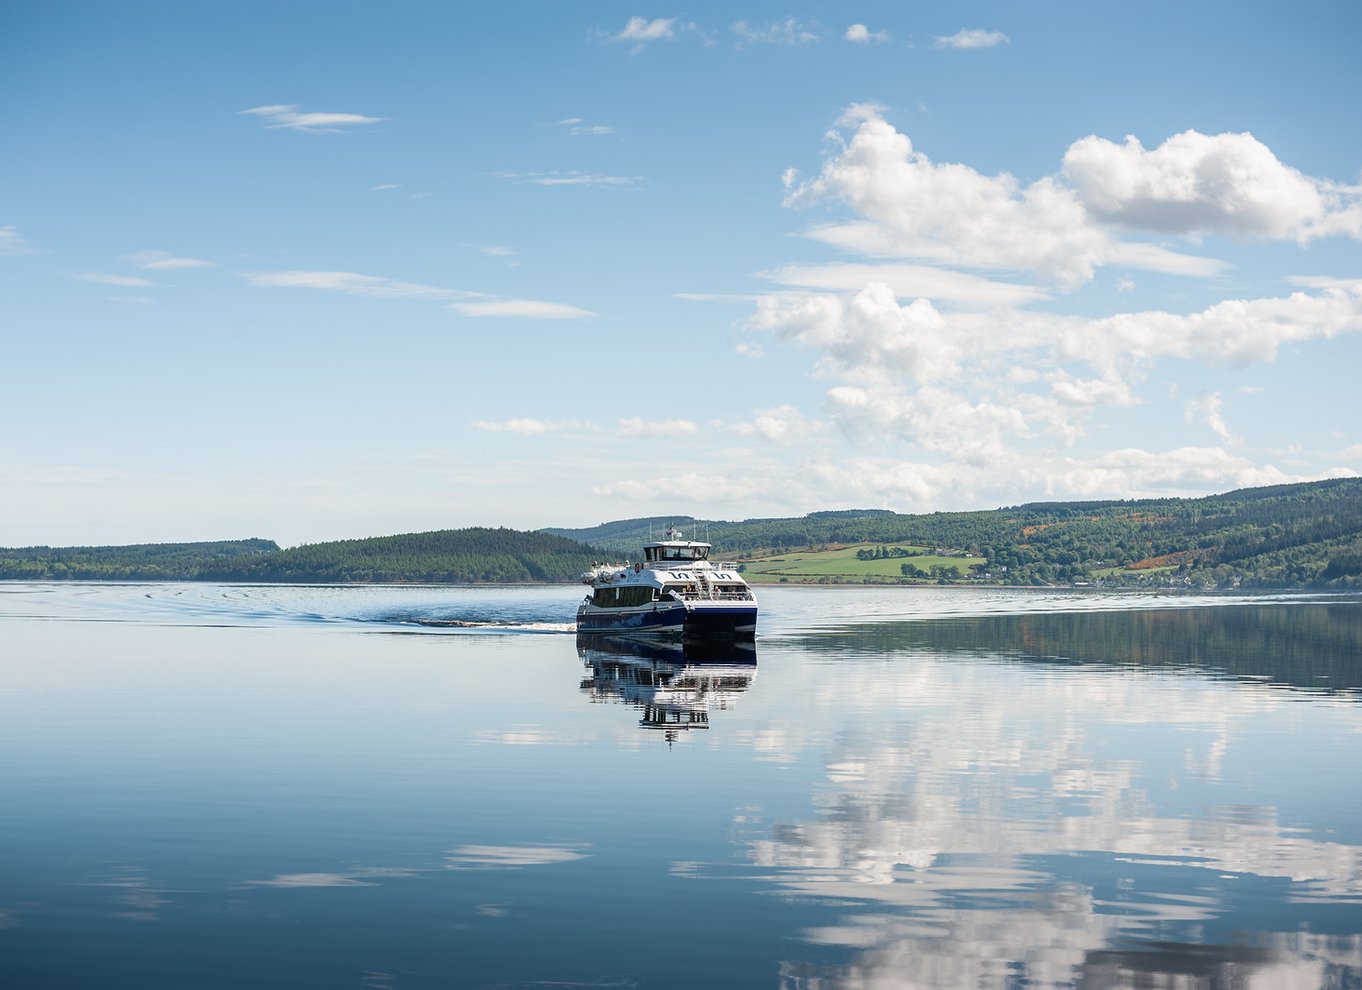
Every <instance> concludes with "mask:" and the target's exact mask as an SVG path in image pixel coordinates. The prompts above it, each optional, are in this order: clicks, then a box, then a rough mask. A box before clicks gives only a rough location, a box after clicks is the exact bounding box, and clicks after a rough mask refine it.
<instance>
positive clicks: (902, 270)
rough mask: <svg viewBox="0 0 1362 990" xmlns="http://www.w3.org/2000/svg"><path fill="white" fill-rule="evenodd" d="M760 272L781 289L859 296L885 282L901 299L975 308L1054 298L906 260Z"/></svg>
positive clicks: (1040, 291)
mask: <svg viewBox="0 0 1362 990" xmlns="http://www.w3.org/2000/svg"><path fill="white" fill-rule="evenodd" d="M758 274H759V275H760V276H761V277H762V278H765V279H769V280H770V281H772V282H779V283H780V284H781V285H789V286H794V287H796V288H802V289H836V290H840V291H844V292H855V291H857V290H859V289H861V288H862V287H863V286H865V285H867V284H868V283H870V282H882V283H884V284H886V285H888V286H889V287H890V288H892V289H893V290H894V292H895V293H897V294H898V295H900V296H909V297H916V298H923V299H933V300H947V301H949V302H953V303H957V304H960V305H967V306H974V307H993V306H1020V305H1023V304H1025V303H1030V302H1037V301H1039V300H1042V299H1048V298H1049V297H1050V294H1049V293H1048V292H1046V291H1045V290H1043V289H1039V288H1037V287H1035V286H1032V285H1018V284H1017V283H1015V282H999V281H995V280H993V279H987V278H983V277H981V276H978V275H971V274H968V273H966V272H955V271H950V270H949V269H945V268H936V267H933V266H930V265H914V264H909V263H906V262H888V263H877V264H857V263H828V264H821V265H782V266H781V267H779V268H774V269H771V270H770V271H764V272H759V273H758Z"/></svg>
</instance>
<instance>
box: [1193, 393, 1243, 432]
mask: <svg viewBox="0 0 1362 990" xmlns="http://www.w3.org/2000/svg"><path fill="white" fill-rule="evenodd" d="M1224 406H1225V400H1224V399H1223V398H1221V396H1220V393H1219V392H1203V393H1202V394H1201V395H1199V396H1197V397H1196V398H1195V399H1192V400H1190V401H1189V402H1186V403H1184V405H1183V410H1182V411H1183V418H1184V419H1186V420H1187V422H1189V423H1195V422H1204V423H1205V424H1206V425H1207V426H1209V427H1210V428H1211V431H1212V432H1213V433H1214V434H1215V435H1216V436H1218V437H1219V438H1220V439H1221V440H1223V441H1224V442H1225V443H1227V444H1231V445H1233V444H1234V443H1236V442H1237V441H1236V440H1235V438H1234V436H1233V435H1232V434H1231V433H1230V428H1229V427H1228V426H1226V425H1225V417H1224V415H1223V412H1222V410H1223V409H1224Z"/></svg>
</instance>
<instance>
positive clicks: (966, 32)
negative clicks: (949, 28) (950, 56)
mask: <svg viewBox="0 0 1362 990" xmlns="http://www.w3.org/2000/svg"><path fill="white" fill-rule="evenodd" d="M1010 40H1011V39H1010V38H1008V36H1007V35H1005V34H1003V33H1002V32H1001V31H985V30H983V29H982V28H961V29H960V30H959V31H957V32H955V34H952V35H949V36H947V37H938V38H937V39H936V41H934V42H933V45H934V46H935V47H937V48H954V49H956V50H961V51H963V50H967V49H971V48H995V47H997V46H998V45H1005V44H1007V43H1008V42H1009V41H1010Z"/></svg>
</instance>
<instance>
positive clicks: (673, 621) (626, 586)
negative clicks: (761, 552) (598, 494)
mask: <svg viewBox="0 0 1362 990" xmlns="http://www.w3.org/2000/svg"><path fill="white" fill-rule="evenodd" d="M709 551H710V544H708V543H697V542H696V541H694V540H686V539H682V536H681V533H679V532H677V531H676V530H675V529H668V530H667V538H666V539H665V540H661V541H659V542H657V543H647V544H644V546H643V560H642V561H641V562H638V563H635V564H630V563H628V562H625V563H624V564H598V565H596V566H595V567H593V568H592V569H591V570H589V571H587V572H586V573H585V574H583V575H582V582H583V583H584V584H587V585H590V586H591V589H592V591H591V594H589V595H587V597H586V599H585V600H584V601H583V602H582V604H581V606H579V607H578V609H577V631H578V632H579V633H591V632H600V633H610V632H613V633H628V634H631V635H646V636H682V637H685V638H688V639H695V638H710V637H732V638H750V637H752V636H754V635H755V634H756V631H757V599H756V597H755V596H754V595H753V594H752V589H751V588H750V587H748V585H747V582H746V581H744V580H743V578H742V575H741V574H739V573H738V565H737V564H733V563H722V562H721V563H719V564H717V565H715V564H714V563H712V562H711V561H710V559H709Z"/></svg>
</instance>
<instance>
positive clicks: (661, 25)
mask: <svg viewBox="0 0 1362 990" xmlns="http://www.w3.org/2000/svg"><path fill="white" fill-rule="evenodd" d="M678 27H680V28H681V29H685V30H693V29H694V25H681V26H678V25H677V23H676V18H675V17H658V18H655V19H654V20H651V21H650V20H648V19H647V18H646V17H631V18H629V20H628V21H627V22H626V23H625V25H624V28H623V30H621V31H620V32H619V33H618V34H611V35H606V40H607V41H610V42H613V43H614V44H621V45H632V46H633V47H631V48H630V49H629V54H630V55H637V54H638V53H639V52H641V51H643V48H644V46H645V45H648V44H650V43H651V42H654V41H672V40H674V39H675V38H676V33H677V30H678Z"/></svg>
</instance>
